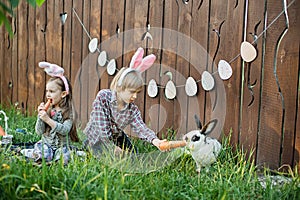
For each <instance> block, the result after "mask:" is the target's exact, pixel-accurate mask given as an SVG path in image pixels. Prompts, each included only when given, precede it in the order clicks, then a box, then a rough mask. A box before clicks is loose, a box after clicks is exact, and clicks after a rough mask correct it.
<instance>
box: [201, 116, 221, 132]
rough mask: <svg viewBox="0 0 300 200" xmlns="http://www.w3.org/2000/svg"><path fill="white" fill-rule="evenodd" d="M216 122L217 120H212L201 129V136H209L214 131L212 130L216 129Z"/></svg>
mask: <svg viewBox="0 0 300 200" xmlns="http://www.w3.org/2000/svg"><path fill="white" fill-rule="evenodd" d="M217 122H218V120H217V119H213V120H211V121H209V122H208V123H207V124H205V125H204V126H203V128H202V129H201V134H203V135H209V134H210V133H211V132H212V131H213V130H214V128H215V127H216V125H217Z"/></svg>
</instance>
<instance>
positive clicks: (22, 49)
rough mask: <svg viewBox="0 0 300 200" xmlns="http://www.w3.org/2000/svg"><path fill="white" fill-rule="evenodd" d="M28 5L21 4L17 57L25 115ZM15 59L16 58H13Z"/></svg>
mask: <svg viewBox="0 0 300 200" xmlns="http://www.w3.org/2000/svg"><path fill="white" fill-rule="evenodd" d="M27 8H28V4H27V3H25V2H20V4H19V7H18V9H19V10H18V18H17V20H18V21H17V24H18V25H17V26H18V29H17V34H18V56H17V58H18V59H17V60H18V63H17V70H18V71H17V77H18V78H17V81H18V92H17V93H18V102H19V106H20V108H21V111H22V112H23V113H25V111H26V106H27V104H26V102H27V93H28V87H27V85H28V83H27V78H26V75H27V69H28V65H27V56H28V43H27V40H28V24H27V20H26V18H25V17H24V16H27V15H28V12H27ZM12 59H14V57H13V58H12Z"/></svg>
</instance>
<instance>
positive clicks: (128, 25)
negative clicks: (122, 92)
mask: <svg viewBox="0 0 300 200" xmlns="http://www.w3.org/2000/svg"><path fill="white" fill-rule="evenodd" d="M147 15H148V3H145V1H143V0H138V1H127V2H126V10H125V19H124V22H125V29H124V30H125V31H127V32H126V33H125V35H124V37H125V38H124V61H125V62H124V63H123V64H124V65H125V66H129V63H130V60H131V57H132V56H133V54H134V52H135V51H136V50H137V48H138V47H143V46H142V41H141V38H142V35H143V33H144V32H143V31H142V29H143V28H146V24H147ZM129 52H130V53H129ZM144 56H146V51H145V54H144ZM144 94H145V92H144V91H142V92H140V93H139V94H138V97H137V99H138V100H137V101H136V102H135V103H136V105H137V106H138V107H139V109H140V111H141V113H142V116H143V118H144V117H145V115H144V111H145V110H144V109H145V107H144V102H143V100H144Z"/></svg>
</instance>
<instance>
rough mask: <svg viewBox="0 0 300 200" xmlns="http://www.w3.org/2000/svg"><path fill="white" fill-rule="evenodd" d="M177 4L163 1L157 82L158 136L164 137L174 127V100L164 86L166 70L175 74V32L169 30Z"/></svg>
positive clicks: (174, 20) (171, 26)
mask: <svg viewBox="0 0 300 200" xmlns="http://www.w3.org/2000/svg"><path fill="white" fill-rule="evenodd" d="M178 6H179V5H178V4H177V3H176V1H164V11H163V12H164V19H163V24H164V27H163V28H164V29H166V31H164V33H163V42H162V49H163V51H162V54H161V78H160V82H158V84H159V85H160V86H162V89H160V90H159V94H158V95H159V96H160V102H159V104H160V109H159V116H160V122H159V127H161V131H160V133H159V136H160V137H161V138H165V137H166V136H167V134H168V131H169V129H171V130H172V129H174V127H173V124H174V114H175V113H174V100H168V99H166V97H165V86H166V84H167V82H168V81H169V79H168V77H167V76H166V75H165V73H166V72H167V71H170V72H171V73H172V74H175V73H174V72H175V64H176V63H175V61H176V50H177V34H176V33H174V32H171V30H177V20H178V16H179V7H178Z"/></svg>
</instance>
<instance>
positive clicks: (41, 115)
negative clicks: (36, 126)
mask: <svg viewBox="0 0 300 200" xmlns="http://www.w3.org/2000/svg"><path fill="white" fill-rule="evenodd" d="M38 117H39V118H40V119H41V120H43V121H44V122H46V121H47V120H48V119H49V118H50V117H49V115H48V114H47V112H46V111H45V110H44V109H40V110H39V112H38Z"/></svg>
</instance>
